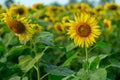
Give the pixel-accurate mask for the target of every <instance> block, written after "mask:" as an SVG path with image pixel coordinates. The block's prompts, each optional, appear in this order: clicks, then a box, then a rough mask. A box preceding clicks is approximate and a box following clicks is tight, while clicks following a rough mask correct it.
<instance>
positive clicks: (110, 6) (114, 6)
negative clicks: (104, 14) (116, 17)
mask: <svg viewBox="0 0 120 80" xmlns="http://www.w3.org/2000/svg"><path fill="white" fill-rule="evenodd" d="M104 8H105V9H108V10H118V8H119V6H118V5H117V4H116V3H115V2H113V3H106V4H105V5H104Z"/></svg>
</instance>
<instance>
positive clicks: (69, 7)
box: [66, 3, 75, 10]
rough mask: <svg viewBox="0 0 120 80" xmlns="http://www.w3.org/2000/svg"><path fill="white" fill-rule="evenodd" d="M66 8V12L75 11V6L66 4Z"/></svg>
mask: <svg viewBox="0 0 120 80" xmlns="http://www.w3.org/2000/svg"><path fill="white" fill-rule="evenodd" d="M66 8H67V9H68V10H73V9H75V4H73V3H70V4H68V5H67V6H66Z"/></svg>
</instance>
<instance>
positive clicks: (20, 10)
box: [16, 8, 24, 15]
mask: <svg viewBox="0 0 120 80" xmlns="http://www.w3.org/2000/svg"><path fill="white" fill-rule="evenodd" d="M16 13H17V14H19V15H23V14H24V9H22V8H18V9H16Z"/></svg>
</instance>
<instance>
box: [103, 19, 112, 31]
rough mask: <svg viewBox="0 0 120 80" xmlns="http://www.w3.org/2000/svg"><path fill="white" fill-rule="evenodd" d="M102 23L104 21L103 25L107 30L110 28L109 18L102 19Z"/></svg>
mask: <svg viewBox="0 0 120 80" xmlns="http://www.w3.org/2000/svg"><path fill="white" fill-rule="evenodd" d="M103 23H104V27H105V29H106V30H107V31H110V30H111V29H112V27H111V21H110V20H108V19H104V21H103Z"/></svg>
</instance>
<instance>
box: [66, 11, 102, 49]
mask: <svg viewBox="0 0 120 80" xmlns="http://www.w3.org/2000/svg"><path fill="white" fill-rule="evenodd" d="M74 18H75V21H73V20H70V23H69V24H70V28H69V30H68V33H67V34H68V35H70V38H71V39H74V43H75V45H76V46H81V47H89V46H90V45H92V44H93V43H95V38H98V36H99V35H100V34H101V31H100V30H99V29H98V28H99V26H98V25H97V22H96V19H95V17H93V16H90V15H89V14H86V13H84V14H81V15H75V16H74Z"/></svg>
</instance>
